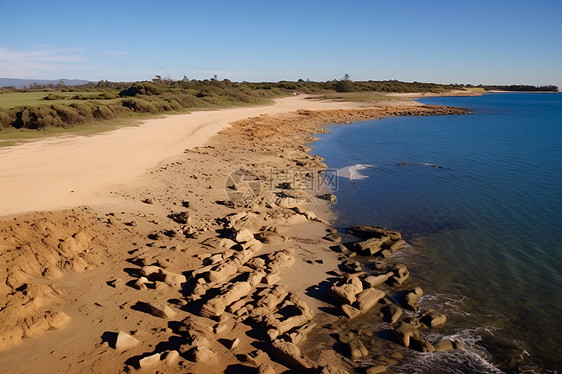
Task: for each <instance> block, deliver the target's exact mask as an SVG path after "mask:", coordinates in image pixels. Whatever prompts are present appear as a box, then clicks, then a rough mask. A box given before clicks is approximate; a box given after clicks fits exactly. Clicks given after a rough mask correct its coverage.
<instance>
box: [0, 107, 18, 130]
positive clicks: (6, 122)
mask: <svg viewBox="0 0 562 374" xmlns="http://www.w3.org/2000/svg"><path fill="white" fill-rule="evenodd" d="M15 119H16V118H15V116H13V115H11V112H8V111H6V110H4V109H2V108H0V128H2V127H4V128H6V127H10V126H12V124H13V123H14V121H15Z"/></svg>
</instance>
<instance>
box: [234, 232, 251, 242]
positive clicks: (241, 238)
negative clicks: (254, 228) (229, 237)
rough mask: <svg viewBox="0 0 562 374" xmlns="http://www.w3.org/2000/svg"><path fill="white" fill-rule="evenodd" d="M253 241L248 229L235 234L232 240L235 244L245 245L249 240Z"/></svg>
mask: <svg viewBox="0 0 562 374" xmlns="http://www.w3.org/2000/svg"><path fill="white" fill-rule="evenodd" d="M252 239H254V234H252V233H251V232H250V230H248V229H242V230H239V231H238V232H236V234H235V235H234V240H235V241H236V242H237V243H245V242H249V241H250V240H252Z"/></svg>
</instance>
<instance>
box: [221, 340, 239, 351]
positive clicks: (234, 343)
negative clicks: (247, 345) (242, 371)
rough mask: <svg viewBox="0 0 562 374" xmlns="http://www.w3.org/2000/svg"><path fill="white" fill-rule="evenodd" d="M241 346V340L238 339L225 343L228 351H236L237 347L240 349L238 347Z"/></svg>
mask: <svg viewBox="0 0 562 374" xmlns="http://www.w3.org/2000/svg"><path fill="white" fill-rule="evenodd" d="M239 344H240V339H238V338H236V339H231V340H229V339H226V340H225V341H224V346H225V347H226V348H228V349H236V347H238V345H239Z"/></svg>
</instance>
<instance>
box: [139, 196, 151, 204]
mask: <svg viewBox="0 0 562 374" xmlns="http://www.w3.org/2000/svg"><path fill="white" fill-rule="evenodd" d="M141 201H142V202H143V203H145V204H154V201H152V199H151V198H150V197H147V198H146V199H143V200H141Z"/></svg>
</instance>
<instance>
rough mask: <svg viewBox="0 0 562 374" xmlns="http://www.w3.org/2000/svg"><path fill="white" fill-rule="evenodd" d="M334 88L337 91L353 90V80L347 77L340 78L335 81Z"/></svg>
mask: <svg viewBox="0 0 562 374" xmlns="http://www.w3.org/2000/svg"><path fill="white" fill-rule="evenodd" d="M335 89H336V91H337V92H353V91H355V87H354V86H353V82H352V81H350V80H349V79H342V80H340V81H338V83H336V86H335Z"/></svg>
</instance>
